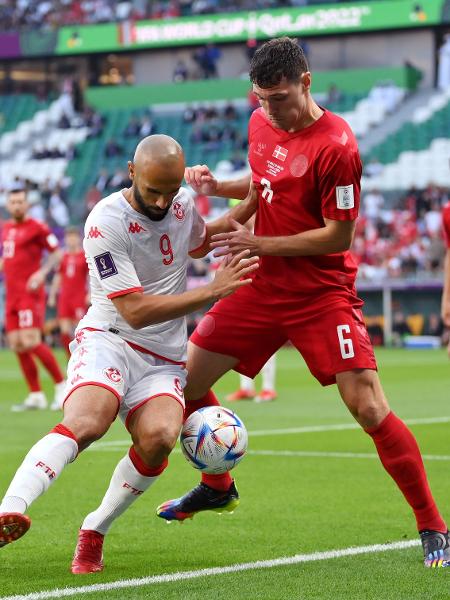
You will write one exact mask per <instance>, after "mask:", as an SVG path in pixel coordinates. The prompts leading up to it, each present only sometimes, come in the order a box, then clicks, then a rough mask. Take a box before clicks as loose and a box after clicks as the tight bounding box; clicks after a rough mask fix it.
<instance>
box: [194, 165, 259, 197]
mask: <svg viewBox="0 0 450 600" xmlns="http://www.w3.org/2000/svg"><path fill="white" fill-rule="evenodd" d="M184 179H185V181H186V183H187V184H189V185H190V186H191V187H192V189H193V190H194V192H196V193H197V194H206V195H207V196H220V197H221V198H238V199H239V200H243V199H244V198H245V197H246V196H247V193H248V188H249V187H250V180H251V176H250V174H248V175H245V176H244V177H241V178H240V179H232V180H230V181H217V179H216V178H215V177H214V175H213V174H212V173H211V171H210V170H209V167H207V166H206V165H194V166H193V167H186V169H185V171H184Z"/></svg>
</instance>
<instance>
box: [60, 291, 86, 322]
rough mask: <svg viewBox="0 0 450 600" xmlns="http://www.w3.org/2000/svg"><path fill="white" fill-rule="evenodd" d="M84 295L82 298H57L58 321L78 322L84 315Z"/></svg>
mask: <svg viewBox="0 0 450 600" xmlns="http://www.w3.org/2000/svg"><path fill="white" fill-rule="evenodd" d="M86 311H87V306H86V294H83V296H82V297H77V296H76V295H74V296H59V298H58V319H70V320H72V321H80V320H81V319H82V318H83V317H84V315H85V314H86Z"/></svg>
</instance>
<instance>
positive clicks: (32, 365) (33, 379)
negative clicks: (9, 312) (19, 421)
mask: <svg viewBox="0 0 450 600" xmlns="http://www.w3.org/2000/svg"><path fill="white" fill-rule="evenodd" d="M7 323H8V322H7ZM7 341H8V346H9V347H10V348H11V350H12V351H13V352H15V353H16V356H17V359H18V361H19V365H20V368H21V370H22V373H23V376H24V378H25V381H26V382H27V385H28V388H29V390H30V392H29V394H28V396H27V397H26V398H25V400H24V401H23V402H22V403H21V404H14V405H13V406H12V407H11V410H12V411H15V412H18V411H24V410H35V409H43V408H47V399H46V398H45V394H44V392H43V391H42V387H41V382H40V379H39V372H38V368H37V365H36V362H35V360H34V358H33V355H32V354H31V352H29V351H27V350H25V348H24V346H23V345H22V344H21V341H20V330H19V329H12V330H10V331H8V332H7Z"/></svg>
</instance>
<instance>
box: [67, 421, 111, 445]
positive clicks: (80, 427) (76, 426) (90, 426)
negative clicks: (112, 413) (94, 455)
mask: <svg viewBox="0 0 450 600" xmlns="http://www.w3.org/2000/svg"><path fill="white" fill-rule="evenodd" d="M62 424H63V425H65V426H66V427H68V428H69V429H70V431H71V432H72V433H73V434H74V436H75V437H76V439H77V442H78V446H79V449H80V452H81V450H85V449H86V448H87V447H88V446H89V445H90V444H92V442H95V441H97V440H99V439H100V438H101V437H102V436H103V435H104V434H105V433H106V431H107V430H108V427H107V426H105V425H104V424H103V423H101V422H99V421H97V420H95V419H92V417H78V418H77V419H70V420H66V419H64V420H63V422H62Z"/></svg>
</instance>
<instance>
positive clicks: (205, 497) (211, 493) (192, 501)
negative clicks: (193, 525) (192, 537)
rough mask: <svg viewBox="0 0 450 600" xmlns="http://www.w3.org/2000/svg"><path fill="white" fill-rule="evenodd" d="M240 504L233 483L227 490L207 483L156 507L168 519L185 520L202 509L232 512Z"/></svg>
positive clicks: (158, 512) (161, 515)
mask: <svg viewBox="0 0 450 600" xmlns="http://www.w3.org/2000/svg"><path fill="white" fill-rule="evenodd" d="M238 504H239V494H238V491H237V489H236V486H235V484H234V481H233V483H232V484H231V486H230V488H229V489H228V490H227V491H226V492H222V491H219V490H214V489H213V488H210V487H209V486H208V485H206V484H205V483H203V482H202V483H199V484H198V485H197V486H196V487H195V488H194V489H192V490H191V491H190V492H188V493H187V494H185V495H184V496H182V497H181V498H176V499H175V500H167V502H164V503H163V504H161V505H160V506H158V508H157V509H156V514H157V515H158V517H161V519H166V521H184V520H185V519H192V517H193V516H194V515H195V514H197V513H198V512H201V511H202V510H213V511H215V512H218V513H223V512H228V513H231V512H233V511H234V509H235V508H236V507H237V506H238Z"/></svg>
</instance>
